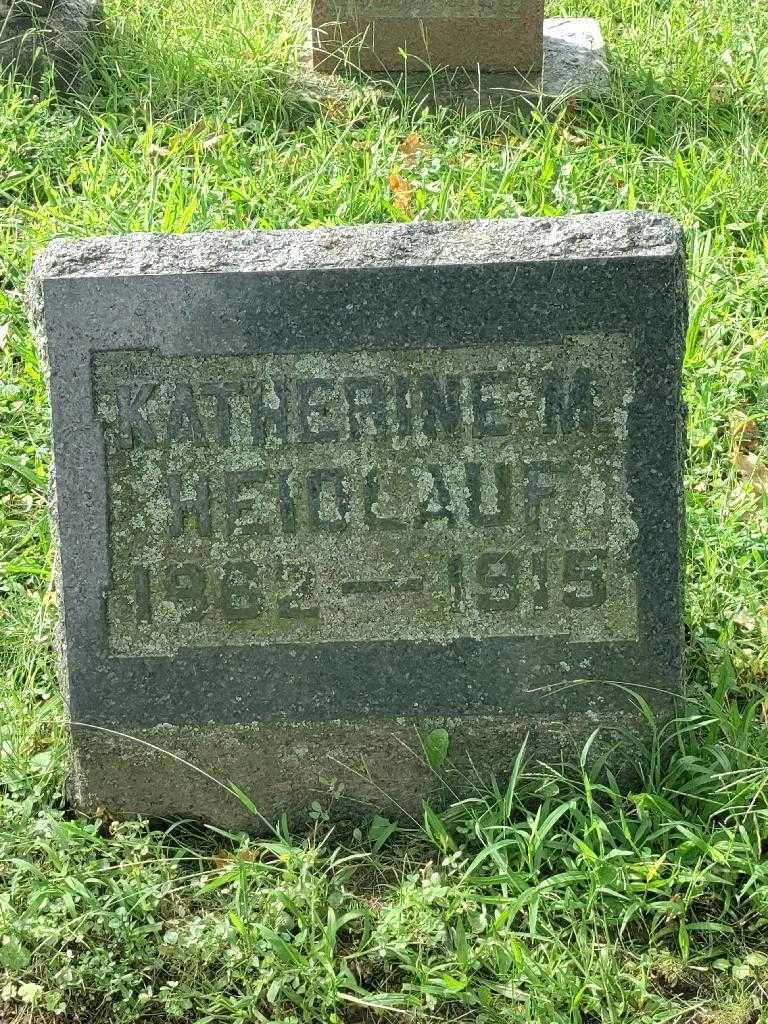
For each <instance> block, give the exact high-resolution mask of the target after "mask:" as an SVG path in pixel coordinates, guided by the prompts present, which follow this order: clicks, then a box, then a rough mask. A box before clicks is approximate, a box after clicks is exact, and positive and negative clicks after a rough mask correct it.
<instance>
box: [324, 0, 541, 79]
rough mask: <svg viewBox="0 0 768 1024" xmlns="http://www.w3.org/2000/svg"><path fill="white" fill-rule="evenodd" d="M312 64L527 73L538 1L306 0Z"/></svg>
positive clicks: (534, 59)
mask: <svg viewBox="0 0 768 1024" xmlns="http://www.w3.org/2000/svg"><path fill="white" fill-rule="evenodd" d="M312 24H313V33H314V54H315V65H316V66H317V67H318V68H320V69H321V70H326V71H332V70H334V69H335V67H336V66H337V65H338V64H339V63H340V62H343V61H345V60H350V61H351V63H352V64H353V65H356V66H358V67H359V68H361V69H362V70H364V71H402V70H403V68H404V67H406V66H407V67H408V68H410V69H411V70H415V71H418V70H423V69H424V67H425V66H427V65H429V66H432V67H448V68H467V69H469V70H476V69H477V68H478V67H479V68H480V69H482V70H483V71H507V72H519V73H522V74H526V73H528V72H530V71H534V70H536V69H538V68H540V67H541V62H542V56H543V46H544V0H450V2H447V0H313V3H312Z"/></svg>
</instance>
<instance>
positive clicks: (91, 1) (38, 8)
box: [0, 0, 102, 88]
mask: <svg viewBox="0 0 768 1024" xmlns="http://www.w3.org/2000/svg"><path fill="white" fill-rule="evenodd" d="M101 13H102V11H101V0H0V70H2V71H3V72H11V73H12V74H18V75H19V76H22V77H24V76H30V77H31V79H32V81H33V82H35V83H36V84H39V82H40V80H41V78H42V76H43V74H44V72H45V71H46V70H47V69H48V68H49V67H52V68H53V71H54V75H55V79H56V82H57V84H58V85H59V86H61V87H63V88H71V87H73V86H76V85H78V83H79V82H80V80H81V78H82V74H83V68H84V65H85V61H86V58H87V56H88V54H89V52H90V50H91V47H92V44H93V38H94V34H95V31H96V28H97V25H98V23H99V21H100V19H101Z"/></svg>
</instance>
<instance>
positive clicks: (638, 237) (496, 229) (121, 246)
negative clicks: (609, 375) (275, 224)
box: [33, 211, 684, 280]
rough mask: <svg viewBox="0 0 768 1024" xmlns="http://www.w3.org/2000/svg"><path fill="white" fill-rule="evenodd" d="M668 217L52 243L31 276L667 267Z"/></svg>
mask: <svg viewBox="0 0 768 1024" xmlns="http://www.w3.org/2000/svg"><path fill="white" fill-rule="evenodd" d="M683 245H684V243H683V233H682V228H681V227H680V225H679V224H678V223H677V222H676V221H675V220H673V219H672V218H671V217H669V216H667V215H665V214H659V213H644V212H635V211H633V212H626V211H619V212H613V213H596V214H583V215H578V216H569V217H544V218H519V219H515V220H485V221H483V220H477V221H457V222H447V221H446V222H443V221H440V222H434V221H432V222H419V223H408V224H364V225H360V226H355V227H333V228H313V229H308V230H307V229H300V230H294V229H290V230H275V231H208V232H202V233H199V234H186V235H162V234H147V233H142V234H132V235H115V236H105V237H95V238H83V239H57V240H55V241H53V242H52V243H51V245H50V246H49V247H48V249H46V250H45V252H43V253H42V254H41V255H40V256H38V258H37V260H36V261H35V265H34V269H33V276H34V277H36V278H38V279H40V280H46V279H52V278H101V277H134V276H147V275H148V276H163V275H171V274H195V273H198V274H205V273H226V272H235V273H237V272H240V273H258V272H264V273H275V272H282V271H291V270H323V269H341V268H350V267H352V268H376V267H389V266H413V267H418V266H446V265H452V266H456V265H464V264H467V265H479V264H482V263H501V264H504V263H507V264H514V263H531V262H533V263H536V262H546V261H548V260H556V259H567V260H572V261H582V260H606V259H609V260H610V259H620V258H623V257H628V256H645V257H648V258H658V259H662V258H669V257H674V256H680V255H681V254H682V252H683Z"/></svg>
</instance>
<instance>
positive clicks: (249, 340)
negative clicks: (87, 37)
mask: <svg viewBox="0 0 768 1024" xmlns="http://www.w3.org/2000/svg"><path fill="white" fill-rule="evenodd" d="M31 297H32V305H33V311H34V315H35V319H36V321H37V323H38V325H39V330H40V333H41V335H44V339H45V345H44V349H45V352H46V354H47V359H48V362H49V372H50V384H51V397H52V409H53V429H54V447H55V466H56V507H55V511H56V518H57V526H58V534H59V543H60V570H59V588H60V597H61V611H62V637H63V642H62V675H63V680H64V686H65V690H66V693H67V696H68V701H69V708H70V714H71V718H72V721H73V723H76V724H75V725H74V726H73V736H74V749H75V769H74V774H73V793H74V797H75V800H76V802H77V803H78V804H79V805H80V806H82V807H85V808H90V809H93V808H95V807H96V806H98V805H104V806H107V807H108V808H109V809H110V811H111V812H112V813H113V814H115V815H123V814H128V813H144V814H152V815H171V814H183V815H190V814H192V815H200V816H201V817H206V818H210V819H213V820H216V821H218V822H220V823H224V824H228V825H232V826H238V825H251V826H255V827H258V823H256V822H253V821H252V820H249V819H248V815H247V813H246V812H245V810H244V809H243V808H242V807H240V806H239V805H238V804H237V802H236V801H234V800H233V799H232V798H230V797H227V796H226V794H224V793H223V792H222V790H221V788H220V786H218V785H217V784H216V783H215V782H212V781H211V779H210V777H213V778H215V779H217V780H219V782H220V783H222V784H226V783H227V782H229V781H233V782H235V783H237V785H239V786H240V787H241V788H242V789H243V790H245V791H246V792H248V793H249V794H250V795H251V797H252V798H253V799H254V801H255V802H256V804H257V805H258V806H259V807H260V808H261V809H262V811H263V812H264V814H265V815H266V816H267V817H271V816H273V815H274V814H276V813H278V812H280V811H282V810H288V811H290V812H291V813H292V814H293V815H294V816H295V817H296V818H301V817H304V816H306V814H307V813H308V809H309V806H310V804H311V802H312V801H313V800H316V799H322V798H323V796H324V795H327V792H328V789H329V785H330V783H329V780H336V781H338V782H343V783H344V784H345V786H346V789H345V793H344V796H343V798H342V799H337V800H336V802H335V803H334V807H333V813H334V815H335V816H347V815H349V816H353V817H359V816H360V815H362V814H364V813H365V812H366V808H367V807H370V806H374V805H382V804H387V802H388V801H389V802H391V807H389V808H388V810H389V811H390V813H397V814H399V815H401V816H402V815H407V814H408V813H411V812H416V813H418V808H419V801H420V799H421V797H422V796H424V795H426V794H427V793H429V792H431V791H432V790H434V789H435V788H436V786H437V788H439V785H438V783H437V780H436V779H435V777H434V775H433V774H432V773H431V771H430V769H429V768H428V767H427V766H426V764H425V761H424V758H423V756H421V753H420V739H419V737H423V736H424V735H425V734H426V733H428V732H429V731H430V730H431V729H433V728H435V727H442V728H446V729H447V730H448V732H449V733H450V735H451V737H452V750H451V756H452V762H453V765H454V766H453V768H452V769H451V771H450V772H449V786H450V789H451V791H452V792H459V791H466V790H467V787H471V786H472V785H475V784H477V783H478V780H480V779H481V778H482V779H487V777H488V774H489V773H490V772H494V771H496V772H503V771H504V770H505V769H506V768H508V767H509V766H510V765H511V763H512V762H513V760H514V757H515V754H516V752H517V748H518V745H519V743H520V742H521V741H522V739H523V737H524V736H525V735H526V734H530V736H531V747H532V749H533V751H534V752H535V753H537V754H539V755H540V756H545V757H552V756H556V755H557V754H558V753H559V752H560V750H561V749H563V748H566V749H568V750H570V752H571V753H573V752H575V750H576V749H577V748H578V746H579V744H580V743H581V742H583V741H584V739H586V737H587V736H588V735H589V734H590V733H591V732H592V731H593V729H594V728H595V726H596V725H602V726H604V728H605V731H606V734H607V735H610V736H616V735H618V733H619V731H620V730H621V729H622V728H623V727H624V726H626V725H627V724H632V723H634V721H635V716H634V711H633V704H632V700H631V699H630V697H629V696H628V690H631V689H637V690H638V691H639V692H641V693H642V694H643V695H644V696H645V697H646V699H648V700H649V701H650V702H651V703H652V704H653V705H654V706H656V707H657V708H658V709H659V710H660V712H662V713H663V712H665V711H666V710H668V709H670V708H671V707H672V706H673V705H674V700H675V696H676V695H677V694H678V693H679V691H680V685H681V673H682V657H683V653H682V628H681V621H682V611H681V608H682V556H681V537H682V524H683V497H682V486H681V474H682V458H683V455H682V453H683V449H684V411H683V405H682V403H681V398H680V374H681V359H682V346H683V337H684V330H685V318H686V290H685V271H684V259H683V247H682V240H681V234H680V231H679V228H678V227H677V226H676V225H675V224H674V222H672V221H670V220H669V219H668V218H665V217H661V216H656V215H650V214H639V213H636V214H605V215H595V216H588V217H574V218H564V219H551V220H532V221H528V220H519V221H495V222H479V223H468V224H419V225H397V226H371V227H364V228H341V229H332V230H317V231H306V232H303V231H300V232H264V233H256V234H248V233H235V234H228V233H215V232H214V233H209V234H205V235H190V236H177V237H170V236H150V235H136V236H129V237H126V238H104V239H89V240H84V241H65V242H57V243H54V245H53V246H52V247H51V248H50V249H49V250H48V252H47V253H46V254H45V255H44V256H43V257H41V259H40V260H39V261H38V263H37V266H36V271H35V276H34V278H33V282H32V288H31ZM616 684H620V685H616ZM603 749H604V746H603ZM163 751H167V752H169V753H170V755H172V756H169V753H163ZM182 762H189V763H191V764H193V765H195V766H197V768H199V769H201V770H202V772H204V773H205V776H208V777H205V776H203V775H200V774H199V773H198V772H196V771H195V770H194V769H192V768H190V767H188V765H187V764H185V763H182ZM324 780H325V781H324Z"/></svg>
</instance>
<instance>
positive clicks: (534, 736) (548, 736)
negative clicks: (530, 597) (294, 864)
mask: <svg viewBox="0 0 768 1024" xmlns="http://www.w3.org/2000/svg"><path fill="white" fill-rule="evenodd" d="M630 703H631V702H630V701H627V702H626V706H625V707H624V708H623V709H619V708H616V707H615V706H614V707H611V708H610V710H608V709H607V707H601V706H600V705H601V700H600V699H599V698H596V700H595V703H594V706H593V708H592V709H591V710H590V711H588V712H586V713H584V714H565V715H561V716H560V717H559V718H555V717H546V716H542V717H540V718H535V719H534V718H531V717H527V716H525V715H521V716H520V717H519V718H510V717H507V716H499V717H498V718H492V717H488V718H471V719H461V718H458V719H444V718H441V719H435V720H432V721H425V720H407V719H390V720H369V719H363V720H360V721H357V722H314V723H293V724H282V725H281V724H275V723H263V724H261V725H251V726H234V725H229V726H221V725H219V726H214V725H207V726H197V727H193V726H181V727H179V726H157V727H156V728H153V729H138V730H135V731H131V734H130V735H129V734H124V733H116V732H110V731H109V730H101V729H98V728H96V729H89V728H85V727H82V726H76V727H73V729H72V733H73V745H74V750H73V755H74V756H73V769H72V774H71V777H70V799H71V802H72V803H73V804H74V806H75V807H77V808H78V809H79V810H81V811H84V812H85V813H87V814H91V815H94V814H98V813H104V812H106V813H107V814H108V815H109V816H110V817H111V818H114V819H116V820H124V819H126V818H134V817H143V818H149V819H150V820H152V821H170V820H178V819H187V820H198V821H206V822H209V823H211V824H213V825H216V826H219V827H221V828H226V829H231V830H242V831H247V832H252V833H255V834H263V833H264V832H265V831H268V829H269V827H270V825H272V824H273V823H276V822H277V821H278V820H279V818H280V816H281V815H282V814H286V815H287V816H288V819H289V822H290V824H291V827H293V828H297V829H302V828H304V827H306V826H307V825H308V824H310V823H311V821H312V816H313V813H314V811H315V810H316V807H317V804H320V806H321V807H322V808H323V811H324V813H325V814H327V816H328V819H329V820H330V821H334V822H341V823H347V824H352V823H354V824H360V823H363V822H366V821H370V819H371V818H373V817H374V816H375V815H376V814H379V813H381V814H385V815H386V816H387V817H389V818H392V819H395V820H397V821H399V822H402V823H403V824H406V825H414V824H416V823H418V822H420V821H421V820H422V818H423V804H422V801H423V800H428V801H429V802H431V803H432V804H433V805H434V806H438V807H444V806H446V805H448V804H450V803H452V802H454V801H456V800H459V799H466V798H471V797H475V796H486V795H487V794H488V792H489V791H490V788H491V785H492V780H493V779H494V778H496V779H498V780H499V782H500V784H501V785H502V786H506V783H507V779H508V778H509V775H510V772H511V771H512V768H513V766H514V763H515V759H516V758H517V756H518V753H519V751H520V748H521V746H522V745H523V744H524V745H525V748H526V753H527V755H528V757H529V758H530V759H531V760H532V761H534V762H535V761H543V762H545V763H548V764H552V765H555V766H557V765H558V764H559V763H561V760H564V761H565V762H566V763H571V764H575V763H578V759H579V755H580V753H581V751H582V748H583V746H584V744H585V743H586V741H587V740H588V738H589V737H590V735H591V734H592V732H593V731H594V730H595V728H596V726H597V725H598V724H599V725H600V726H601V729H600V734H599V737H598V739H597V741H596V742H594V743H593V744H592V745H591V748H590V761H591V762H594V761H595V760H596V759H597V758H601V757H606V756H607V757H609V760H610V763H611V764H612V766H613V769H614V772H618V774H619V775H621V776H622V778H624V775H623V773H624V771H625V769H626V768H627V767H628V766H631V765H633V764H634V765H636V764H637V750H638V747H637V737H639V736H641V735H644V729H643V722H642V719H641V717H640V715H639V713H638V712H637V711H633V710H632V708H631V707H630V706H629V705H630ZM660 717H661V716H660ZM438 728H439V729H445V730H446V731H447V732H448V734H449V737H450V750H449V755H448V758H447V760H446V762H445V763H444V764H443V765H442V766H440V769H439V771H435V770H433V769H432V767H431V766H430V764H429V762H428V760H427V757H426V755H425V752H424V744H425V742H426V740H427V737H428V736H429V734H430V732H431V730H433V729H438ZM617 749H618V750H620V751H621V752H620V753H617ZM622 765H623V766H624V768H622ZM625 781H626V783H627V784H628V785H630V784H632V785H634V784H636V777H635V775H634V774H629V775H627V776H626V779H625ZM233 786H236V787H238V788H239V789H240V790H241V791H242V792H243V793H245V795H246V796H247V798H248V799H249V800H250V801H251V802H252V804H253V805H254V806H255V807H256V809H257V811H258V814H259V817H256V816H255V815H254V814H253V813H252V812H251V811H250V810H249V809H248V807H247V806H245V805H244V803H242V802H241V801H240V800H239V799H238V797H237V796H236V795H235V793H234V791H233V788H232V787H233ZM100 809H101V810H100Z"/></svg>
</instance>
